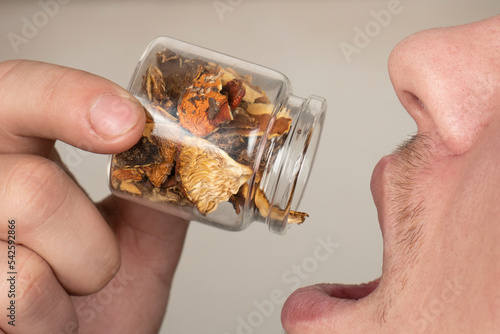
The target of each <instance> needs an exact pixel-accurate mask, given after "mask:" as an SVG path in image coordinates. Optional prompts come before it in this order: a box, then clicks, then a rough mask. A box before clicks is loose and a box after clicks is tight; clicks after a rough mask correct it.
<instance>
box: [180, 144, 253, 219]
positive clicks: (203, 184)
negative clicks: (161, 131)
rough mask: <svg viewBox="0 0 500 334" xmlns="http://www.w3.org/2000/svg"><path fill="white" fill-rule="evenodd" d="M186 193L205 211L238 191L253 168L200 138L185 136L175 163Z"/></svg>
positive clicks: (215, 207)
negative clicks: (238, 161) (240, 162)
mask: <svg viewBox="0 0 500 334" xmlns="http://www.w3.org/2000/svg"><path fill="white" fill-rule="evenodd" d="M176 172H177V177H178V178H179V183H180V184H181V185H182V187H183V191H184V194H185V196H186V197H187V198H188V199H189V200H190V201H191V202H192V203H193V204H194V205H196V207H197V208H198V211H199V212H200V213H201V214H203V215H206V214H209V213H210V212H213V211H215V210H216V209H217V206H218V205H219V204H220V203H222V202H226V201H227V200H228V199H229V198H230V197H231V196H232V195H234V194H236V193H237V192H238V190H239V189H240V187H241V186H242V185H243V184H244V183H246V182H247V181H248V180H249V178H250V177H251V175H252V169H251V168H250V167H248V166H245V165H242V164H239V163H237V162H236V161H234V160H233V159H231V157H229V155H227V153H226V152H224V151H222V150H221V149H219V148H218V147H217V146H214V145H212V144H210V143H209V142H207V141H206V140H203V139H199V138H194V137H191V138H186V142H185V144H184V145H182V148H181V150H180V152H179V156H178V158H177V165H176Z"/></svg>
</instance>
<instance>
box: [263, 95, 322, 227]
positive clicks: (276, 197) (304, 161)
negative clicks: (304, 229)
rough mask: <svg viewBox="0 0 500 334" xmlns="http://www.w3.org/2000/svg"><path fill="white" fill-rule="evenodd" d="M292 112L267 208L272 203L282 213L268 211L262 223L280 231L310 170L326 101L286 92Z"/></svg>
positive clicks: (297, 199) (304, 186)
mask: <svg viewBox="0 0 500 334" xmlns="http://www.w3.org/2000/svg"><path fill="white" fill-rule="evenodd" d="M286 104H287V105H288V106H289V107H290V109H291V111H292V112H293V113H294V115H293V119H294V123H293V124H292V128H291V129H290V134H289V136H288V138H287V140H286V144H285V145H284V149H283V150H282V151H281V152H280V154H279V156H278V158H277V161H276V162H277V164H276V165H277V166H281V168H280V169H279V170H278V171H276V174H277V178H276V183H275V188H274V191H273V196H272V197H271V198H270V204H271V208H273V207H276V208H277V209H279V210H280V211H281V212H283V214H281V215H277V216H272V215H269V216H268V217H267V219H266V223H267V225H268V227H269V230H270V231H272V232H274V233H277V234H284V233H285V232H286V230H287V228H288V226H289V225H290V224H289V223H288V219H289V212H290V210H294V211H296V209H297V208H298V206H299V204H300V201H301V199H302V196H303V194H304V191H305V188H306V185H307V181H308V179H309V175H310V173H311V170H312V167H313V164H314V160H315V157H316V152H317V148H318V146H319V143H320V139H321V132H322V129H323V123H324V119H325V110H326V101H325V99H323V98H321V97H318V96H314V95H312V96H310V97H309V98H307V99H301V98H298V97H295V96H290V98H289V99H288V101H287V103H286Z"/></svg>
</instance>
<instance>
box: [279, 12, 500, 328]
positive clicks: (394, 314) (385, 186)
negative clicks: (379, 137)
mask: <svg viewBox="0 0 500 334" xmlns="http://www.w3.org/2000/svg"><path fill="white" fill-rule="evenodd" d="M389 71H390V76H391V80H392V82H393V85H394V87H395V91H396V93H397V96H398V98H399V99H400V101H401V103H402V104H403V106H404V107H405V109H406V110H407V111H408V113H409V114H410V115H411V116H412V117H413V119H414V120H415V121H416V123H417V126H418V132H417V135H415V136H414V137H413V138H412V139H411V140H409V141H407V142H406V143H404V144H403V145H402V146H401V147H399V148H398V149H397V150H396V151H395V152H394V154H392V155H390V156H388V157H384V158H383V159H382V160H381V161H380V162H379V164H378V165H377V167H375V170H374V172H373V177H372V182H371V188H372V193H373V197H374V200H375V204H376V206H377V209H378V216H379V221H380V227H381V230H382V235H383V238H384V256H383V260H384V264H383V274H382V277H381V278H380V279H378V280H376V281H374V282H372V283H368V284H365V285H360V286H345V285H338V284H322V285H318V286H314V287H309V288H304V289H301V290H298V291H297V292H295V293H294V294H293V295H292V296H291V297H290V298H289V300H288V301H287V302H286V304H285V306H284V308H283V313H282V322H283V325H284V327H285V329H286V331H287V333H288V334H295V333H301V334H302V333H307V334H313V333H351V334H352V333H402V334H405V333H408V334H409V333H440V334H441V333H498V332H499V331H500V283H499V280H500V205H499V204H500V16H497V17H494V18H490V19H487V20H484V21H481V22H478V23H474V24H469V25H464V26H459V27H452V28H442V29H433V30H428V31H424V32H421V33H418V34H416V35H413V36H410V37H409V38H407V39H405V40H404V41H403V42H401V43H400V44H399V45H398V46H397V47H396V48H395V50H394V51H393V53H392V54H391V57H390V60H389Z"/></svg>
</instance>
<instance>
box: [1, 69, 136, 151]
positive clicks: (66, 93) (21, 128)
mask: <svg viewBox="0 0 500 334" xmlns="http://www.w3.org/2000/svg"><path fill="white" fill-rule="evenodd" d="M0 120H1V122H0V143H2V144H0V153H32V154H41V155H47V154H48V153H49V150H50V149H51V145H52V141H53V140H61V141H64V142H66V143H68V144H70V145H72V146H75V147H78V148H81V149H84V150H87V151H92V152H96V153H118V152H121V151H124V150H126V149H127V148H130V147H131V146H132V145H133V144H135V143H136V142H137V141H138V140H139V138H140V136H141V134H142V131H143V129H144V124H145V114H144V109H143V107H142V106H141V104H140V103H139V101H137V100H136V99H135V98H134V97H133V96H132V95H131V94H130V93H128V92H127V91H126V90H125V89H123V88H121V87H120V86H118V85H117V84H115V83H113V82H111V81H109V80H107V79H104V78H102V77H99V76H96V75H93V74H90V73H88V72H84V71H80V70H76V69H71V68H67V67H62V66H57V65H51V64H46V63H41V62H34V61H25V60H17V61H7V62H3V63H0Z"/></svg>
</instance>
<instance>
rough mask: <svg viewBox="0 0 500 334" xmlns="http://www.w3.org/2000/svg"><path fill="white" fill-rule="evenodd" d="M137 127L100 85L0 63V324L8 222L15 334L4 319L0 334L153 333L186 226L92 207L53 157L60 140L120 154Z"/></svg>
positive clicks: (130, 110) (52, 69) (107, 85)
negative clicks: (11, 229)
mask: <svg viewBox="0 0 500 334" xmlns="http://www.w3.org/2000/svg"><path fill="white" fill-rule="evenodd" d="M144 125H145V115H144V112H143V108H142V106H141V105H140V104H139V102H138V101H137V100H135V99H134V98H133V97H132V96H131V95H130V94H129V93H128V92H126V91H125V90H123V89H122V88H120V87H118V86H117V85H116V84H114V83H112V82H110V81H108V80H106V79H103V78H100V77H98V76H95V75H92V74H89V73H86V72H82V71H78V70H74V69H69V68H64V67H60V66H55V65H50V64H45V63H38V62H31V61H8V62H4V63H0V171H1V172H0V194H1V195H0V240H1V241H0V248H1V249H2V250H3V251H2V253H3V254H5V255H4V256H5V258H3V259H2V260H1V262H2V265H1V268H2V270H1V271H0V291H1V292H0V306H1V308H2V309H3V310H4V311H3V312H4V313H5V314H7V312H8V310H7V307H9V305H10V303H11V301H12V300H13V299H12V298H9V297H8V290H9V288H10V284H9V282H8V281H7V279H8V278H9V276H10V275H7V272H9V271H11V270H10V269H9V268H8V266H7V240H8V233H9V232H8V221H9V220H12V219H15V225H16V229H15V233H16V234H15V237H16V240H15V241H16V254H15V261H16V267H15V270H16V271H17V277H16V286H15V295H16V296H15V299H14V300H15V307H16V311H15V312H16V321H15V327H14V326H12V325H9V324H8V322H9V321H11V319H9V318H8V317H6V316H5V315H2V316H0V319H1V320H0V328H1V330H0V332H2V333H156V332H158V330H159V328H160V325H161V321H162V319H163V316H164V313H165V309H166V305H167V300H168V297H169V291H170V286H171V283H172V277H173V274H174V272H175V269H176V266H177V263H178V260H179V256H180V254H181V250H182V246H183V242H184V237H185V234H186V229H187V225H188V224H187V222H186V221H184V220H182V219H180V218H176V217H172V216H168V215H166V214H164V213H160V212H157V211H154V210H151V209H147V208H144V207H142V206H140V205H137V204H134V203H130V202H127V201H124V200H122V199H119V198H116V197H114V196H110V197H109V198H107V199H105V200H104V201H103V202H101V203H98V204H94V203H93V202H92V201H91V200H89V198H88V197H87V196H86V194H85V193H84V191H83V190H82V189H81V188H80V187H79V186H78V185H77V184H76V182H75V181H74V179H73V178H72V177H71V176H70V175H69V174H68V173H67V172H66V170H65V167H64V166H63V164H62V162H61V160H60V159H59V157H58V155H57V152H56V150H55V148H54V143H55V141H56V140H61V141H64V142H66V143H68V144H70V145H73V146H75V147H78V148H81V149H84V150H87V151H91V152H95V153H103V154H111V153H118V152H121V151H124V150H126V149H128V148H130V147H131V146H133V145H134V144H135V143H136V142H137V141H138V140H139V138H140V137H141V134H142V131H143V129H144ZM2 253H0V254H2ZM1 256H2V255H0V257H1ZM101 289H102V290H101ZM2 330H3V331H2Z"/></svg>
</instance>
